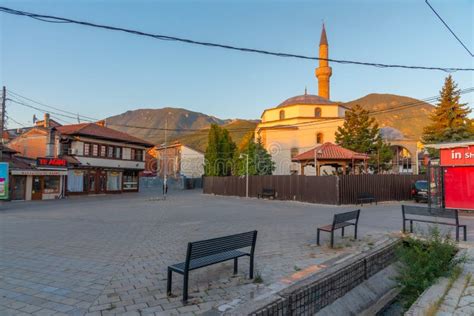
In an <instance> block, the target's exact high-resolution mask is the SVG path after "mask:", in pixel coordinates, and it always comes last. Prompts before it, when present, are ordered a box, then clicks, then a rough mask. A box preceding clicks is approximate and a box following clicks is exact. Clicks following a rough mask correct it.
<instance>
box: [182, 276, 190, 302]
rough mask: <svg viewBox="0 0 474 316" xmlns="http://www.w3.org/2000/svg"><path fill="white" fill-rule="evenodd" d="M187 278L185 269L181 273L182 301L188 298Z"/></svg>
mask: <svg viewBox="0 0 474 316" xmlns="http://www.w3.org/2000/svg"><path fill="white" fill-rule="evenodd" d="M188 280H189V271H185V272H184V274H183V302H186V301H187V300H188Z"/></svg>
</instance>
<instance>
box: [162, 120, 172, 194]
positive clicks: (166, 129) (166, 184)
mask: <svg viewBox="0 0 474 316" xmlns="http://www.w3.org/2000/svg"><path fill="white" fill-rule="evenodd" d="M171 114H172V113H171V112H168V113H166V119H165V144H164V150H163V152H164V154H165V155H164V163H165V165H164V168H163V169H164V170H163V200H166V194H167V193H168V192H167V191H168V174H167V172H168V155H167V151H168V150H167V149H168V148H167V145H168V143H167V141H168V133H167V131H168V116H169V115H171Z"/></svg>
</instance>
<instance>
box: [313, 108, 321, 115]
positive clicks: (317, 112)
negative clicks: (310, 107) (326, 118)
mask: <svg viewBox="0 0 474 316" xmlns="http://www.w3.org/2000/svg"><path fill="white" fill-rule="evenodd" d="M314 117H321V108H315V109H314Z"/></svg>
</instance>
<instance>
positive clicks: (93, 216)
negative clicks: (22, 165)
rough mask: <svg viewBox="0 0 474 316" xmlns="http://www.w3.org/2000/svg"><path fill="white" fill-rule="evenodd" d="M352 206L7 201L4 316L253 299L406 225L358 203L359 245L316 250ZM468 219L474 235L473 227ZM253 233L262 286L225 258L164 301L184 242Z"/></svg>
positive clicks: (0, 291) (0, 300)
mask: <svg viewBox="0 0 474 316" xmlns="http://www.w3.org/2000/svg"><path fill="white" fill-rule="evenodd" d="M354 208H355V207H354V206H340V207H338V206H323V205H314V204H306V203H299V202H286V201H267V200H257V199H248V200H246V199H242V198H236V197H218V196H209V195H202V194H200V192H198V191H187V192H171V194H170V196H169V198H168V199H167V200H166V201H162V200H156V199H153V196H152V195H151V194H150V193H140V194H123V195H116V196H97V197H80V198H71V199H68V200H58V201H41V202H17V203H15V202H12V203H5V204H2V205H0V315H31V314H32V315H53V314H54V315H84V314H87V315H110V314H126V315H175V314H199V313H202V312H204V311H206V310H209V309H211V308H212V307H215V306H221V307H222V305H223V304H225V303H229V302H230V304H232V303H234V302H237V301H238V300H245V299H251V298H252V297H253V296H255V295H260V294H261V293H264V292H265V291H268V289H272V288H273V289H274V288H275V287H278V286H282V285H284V284H290V283H292V282H294V281H296V280H298V279H300V278H302V277H304V276H305V275H307V274H309V273H312V272H314V271H317V270H318V269H321V268H324V262H325V261H326V260H328V259H330V258H334V257H337V256H341V255H344V254H348V253H351V252H354V251H355V250H356V249H358V248H360V247H363V246H364V245H365V246H367V245H369V246H370V245H371V244H372V243H375V242H377V240H379V239H380V236H382V235H384V234H387V233H388V232H392V231H398V230H399V229H400V227H401V211H400V206H399V204H397V203H387V204H379V205H378V206H375V205H374V206H368V207H363V210H362V213H361V219H360V236H361V238H362V239H364V240H363V241H351V240H350V239H349V238H346V239H344V240H341V239H340V238H336V241H337V242H338V245H339V246H338V247H337V249H335V250H330V249H328V248H327V247H316V245H315V237H316V236H315V230H316V229H315V227H316V226H317V225H323V224H328V223H330V222H331V219H332V216H333V214H334V213H338V212H343V211H347V210H353V209H354ZM463 221H465V222H467V223H468V225H469V226H470V227H469V228H468V231H469V232H470V233H471V232H474V229H473V228H474V220H471V219H463ZM253 229H257V230H258V232H259V233H258V239H257V249H256V271H257V275H259V276H260V277H261V279H262V281H263V283H262V284H255V283H253V282H251V281H250V280H248V279H247V277H248V273H247V272H248V259H246V258H243V259H241V260H240V261H239V274H238V275H237V276H232V263H231V262H230V263H224V264H220V265H214V266H211V267H209V268H205V269H200V270H197V271H193V272H192V273H191V274H190V295H191V299H190V301H189V304H186V305H183V303H181V297H180V294H181V281H182V278H181V276H179V275H176V277H174V283H173V293H174V294H175V295H176V296H174V297H167V296H166V268H167V266H168V265H170V264H174V263H177V262H181V261H183V260H184V257H185V250H186V245H187V242H189V241H195V240H200V239H207V238H212V237H218V236H222V235H228V234H232V233H238V232H243V231H250V230H253ZM347 235H350V233H347ZM322 237H323V241H327V237H328V236H326V235H323V236H322ZM470 238H473V236H472V235H471V236H470Z"/></svg>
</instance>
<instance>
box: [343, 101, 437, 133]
mask: <svg viewBox="0 0 474 316" xmlns="http://www.w3.org/2000/svg"><path fill="white" fill-rule="evenodd" d="M356 104H359V105H360V106H362V107H363V108H364V109H366V110H368V111H369V112H376V111H383V112H380V113H375V114H374V115H373V117H374V118H375V119H376V120H377V122H378V123H379V126H380V127H392V128H395V129H397V130H399V131H400V132H402V133H403V136H404V137H405V138H407V139H416V140H418V139H419V138H420V137H421V135H422V133H423V128H424V127H425V126H426V125H428V123H429V117H430V114H431V113H433V111H434V106H433V105H431V104H429V103H426V102H423V101H420V100H417V99H413V98H409V97H404V96H400V95H394V94H378V93H372V94H368V95H366V96H365V97H362V98H360V99H357V100H354V101H350V102H347V103H344V104H343V105H345V106H347V107H353V106H355V105H356Z"/></svg>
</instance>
